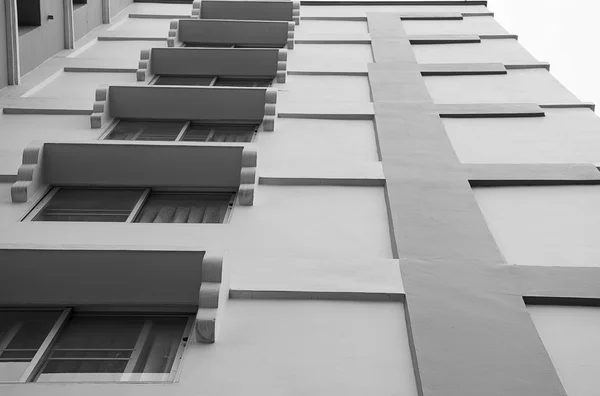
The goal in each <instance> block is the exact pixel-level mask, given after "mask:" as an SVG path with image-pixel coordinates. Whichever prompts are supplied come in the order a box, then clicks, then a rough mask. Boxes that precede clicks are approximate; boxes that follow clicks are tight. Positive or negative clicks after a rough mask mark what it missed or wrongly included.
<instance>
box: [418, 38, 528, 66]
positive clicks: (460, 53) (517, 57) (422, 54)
mask: <svg viewBox="0 0 600 396" xmlns="http://www.w3.org/2000/svg"><path fill="white" fill-rule="evenodd" d="M412 50H413V51H414V53H415V57H416V58H417V61H418V62H419V63H455V62H456V60H457V59H460V61H461V62H462V63H487V62H500V63H505V64H525V63H535V62H536V59H535V58H534V57H533V55H531V54H530V53H529V52H528V51H527V50H526V49H525V48H523V46H522V45H521V44H519V42H518V41H517V40H514V39H503V40H498V39H493V40H486V39H484V40H481V42H480V43H464V44H452V45H445V44H440V45H413V46H412Z"/></svg>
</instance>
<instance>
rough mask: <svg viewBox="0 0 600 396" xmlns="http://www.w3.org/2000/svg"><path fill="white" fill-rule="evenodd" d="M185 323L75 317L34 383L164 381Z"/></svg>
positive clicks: (183, 319) (167, 319) (183, 320)
mask: <svg viewBox="0 0 600 396" xmlns="http://www.w3.org/2000/svg"><path fill="white" fill-rule="evenodd" d="M187 321H188V318H187V317H126V316H75V317H73V318H71V319H70V320H69V321H68V323H67V324H66V325H65V328H64V330H63V331H62V332H61V334H60V336H59V338H58V341H57V342H56V343H55V344H54V346H53V347H52V349H51V351H50V354H49V356H48V358H47V359H46V361H45V363H44V365H43V366H42V367H41V369H40V370H39V373H38V376H37V378H36V381H38V382H77V381H83V382H86V381H99V382H119V381H167V380H168V379H169V374H170V372H171V370H172V368H173V364H174V362H175V359H176V356H177V351H178V349H179V347H180V344H181V340H182V337H183V336H184V330H185V327H186V324H187Z"/></svg>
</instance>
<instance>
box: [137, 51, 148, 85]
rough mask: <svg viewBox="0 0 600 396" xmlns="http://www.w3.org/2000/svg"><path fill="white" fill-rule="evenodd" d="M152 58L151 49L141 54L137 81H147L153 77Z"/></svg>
mask: <svg viewBox="0 0 600 396" xmlns="http://www.w3.org/2000/svg"><path fill="white" fill-rule="evenodd" d="M151 56H152V50H151V49H143V50H142V51H141V52H140V62H139V63H138V69H137V80H138V81H146V80H148V79H149V78H150V76H151V75H152V71H151V68H150V61H151V59H150V57H151Z"/></svg>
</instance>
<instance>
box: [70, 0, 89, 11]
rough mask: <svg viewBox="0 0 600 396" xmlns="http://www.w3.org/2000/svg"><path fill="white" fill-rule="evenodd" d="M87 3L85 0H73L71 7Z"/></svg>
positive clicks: (76, 7)
mask: <svg viewBox="0 0 600 396" xmlns="http://www.w3.org/2000/svg"><path fill="white" fill-rule="evenodd" d="M86 4H87V0H73V9H78V8H80V7H83V6H84V5H86Z"/></svg>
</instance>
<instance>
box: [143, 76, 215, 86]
mask: <svg viewBox="0 0 600 396" xmlns="http://www.w3.org/2000/svg"><path fill="white" fill-rule="evenodd" d="M212 80H213V77H196V76H160V77H159V78H158V80H156V82H155V83H154V85H191V86H208V85H210V83H211V82H212Z"/></svg>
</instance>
